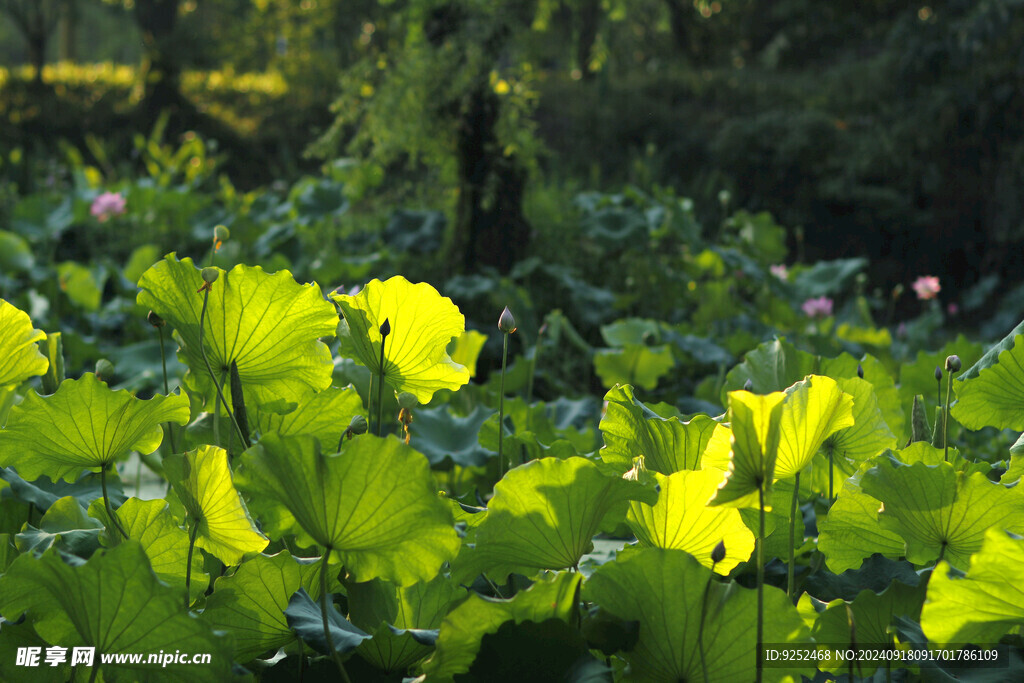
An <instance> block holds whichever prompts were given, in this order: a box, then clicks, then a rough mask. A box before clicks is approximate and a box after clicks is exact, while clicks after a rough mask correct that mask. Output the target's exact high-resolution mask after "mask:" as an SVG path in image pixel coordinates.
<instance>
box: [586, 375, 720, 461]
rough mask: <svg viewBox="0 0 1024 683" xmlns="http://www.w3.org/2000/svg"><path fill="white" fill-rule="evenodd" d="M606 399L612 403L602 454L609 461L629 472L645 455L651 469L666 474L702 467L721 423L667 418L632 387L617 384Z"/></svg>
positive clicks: (604, 427) (603, 423) (603, 425)
mask: <svg viewBox="0 0 1024 683" xmlns="http://www.w3.org/2000/svg"><path fill="white" fill-rule="evenodd" d="M604 399H605V401H607V402H608V408H607V411H606V412H605V415H604V417H603V418H602V419H601V433H602V434H603V435H604V443H605V445H604V448H602V449H601V451H600V453H599V455H600V456H601V459H602V460H604V461H605V462H606V463H608V464H609V465H612V466H613V467H615V468H616V469H618V470H620V471H622V472H625V471H627V470H629V469H630V468H631V467H632V466H633V461H634V460H635V459H636V458H637V457H638V456H640V455H643V456H644V463H645V464H646V466H647V468H648V469H651V470H654V471H656V472H661V473H662V474H666V475H668V474H672V473H673V472H678V471H680V470H696V469H700V468H701V467H702V463H701V454H702V453H703V452H704V449H705V448H706V447H707V445H708V442H709V441H710V440H711V435H712V433H713V432H714V430H715V427H716V426H717V425H718V423H717V422H715V421H714V420H712V419H711V418H710V417H708V416H706V415H697V416H695V417H694V418H693V419H692V420H690V421H689V422H682V421H681V420H679V418H675V417H673V418H670V419H667V420H666V419H664V418H662V417H660V416H658V415H657V414H656V413H654V412H653V411H652V410H650V409H649V408H648V407H647V406H646V405H644V404H643V403H641V402H640V401H638V400H637V399H636V397H635V396H634V394H633V387H631V386H617V387H615V388H614V389H612V390H610V391H609V392H608V393H607V394H605V397H604Z"/></svg>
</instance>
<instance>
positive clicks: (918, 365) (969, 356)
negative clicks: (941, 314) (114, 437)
mask: <svg viewBox="0 0 1024 683" xmlns="http://www.w3.org/2000/svg"><path fill="white" fill-rule="evenodd" d="M983 353H984V348H983V347H982V345H981V344H979V343H977V342H972V341H968V340H967V338H966V337H964V336H963V335H962V334H961V335H958V336H957V338H956V339H954V340H953V341H951V342H948V343H947V344H946V345H945V346H943V347H942V348H941V349H939V350H938V351H935V352H932V353H927V352H925V351H918V353H917V357H916V358H915V359H914V362H913V363H903V364H902V365H900V399H901V400H902V401H903V405H905V406H906V405H909V404H910V402H911V401H913V400H914V397H915V396H917V395H918V394H920V395H921V396H924V397H925V402H926V408H927V411H928V414H929V415H931V414H932V412H933V410H934V408H935V406H937V405H939V404H940V403H943V402H945V400H946V380H947V379H948V376H947V374H946V372H945V367H946V358H947V357H948V356H952V355H954V354H956V355H957V356H959V357H960V361H961V363H962V364H963V367H964V368H965V369H966V368H970V367H971V366H972V365H974V364H975V363H977V362H978V359H979V358H981V356H982V354H983ZM937 367H938V368H942V369H943V373H942V375H943V376H942V397H941V398H939V397H938V395H937V393H938V385H937V383H936V381H935V368H937Z"/></svg>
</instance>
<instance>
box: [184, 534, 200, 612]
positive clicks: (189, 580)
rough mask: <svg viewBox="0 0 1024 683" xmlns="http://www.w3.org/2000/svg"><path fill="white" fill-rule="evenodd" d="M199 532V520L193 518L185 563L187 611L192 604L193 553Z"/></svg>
mask: <svg viewBox="0 0 1024 683" xmlns="http://www.w3.org/2000/svg"><path fill="white" fill-rule="evenodd" d="M198 534H199V520H198V519H194V520H192V533H190V534H189V535H188V560H187V563H186V564H185V611H186V612H187V611H188V608H189V605H191V604H192V600H191V595H192V592H191V590H190V589H189V587H190V585H191V583H192V553H193V551H195V549H196V536H197V535H198Z"/></svg>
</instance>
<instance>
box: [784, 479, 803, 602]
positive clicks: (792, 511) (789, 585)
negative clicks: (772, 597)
mask: <svg viewBox="0 0 1024 683" xmlns="http://www.w3.org/2000/svg"><path fill="white" fill-rule="evenodd" d="M799 498H800V473H799V472H797V473H796V483H795V484H794V485H793V499H792V500H791V501H790V503H789V567H788V568H787V569H786V595H788V596H789V597H790V598H792V597H793V593H794V584H795V581H794V573H795V572H794V570H793V565H794V559H795V558H794V555H795V553H796V548H795V547H794V545H795V544H794V542H793V534H794V533H795V532H796V511H797V510H798V509H799V506H798V505H797V503H798V502H799Z"/></svg>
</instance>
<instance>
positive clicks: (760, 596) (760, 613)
mask: <svg viewBox="0 0 1024 683" xmlns="http://www.w3.org/2000/svg"><path fill="white" fill-rule="evenodd" d="M757 497H758V506H759V508H760V513H761V519H760V525H759V528H758V536H757V649H756V650H755V652H754V654H755V656H756V657H757V662H756V666H757V669H756V671H757V677H756V678H755V679H754V680H755V681H756V682H757V683H761V674H762V669H763V668H764V663H763V662H762V661H761V646H762V644H763V643H764V536H765V534H764V482H761V483H759V484H758V487H757Z"/></svg>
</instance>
